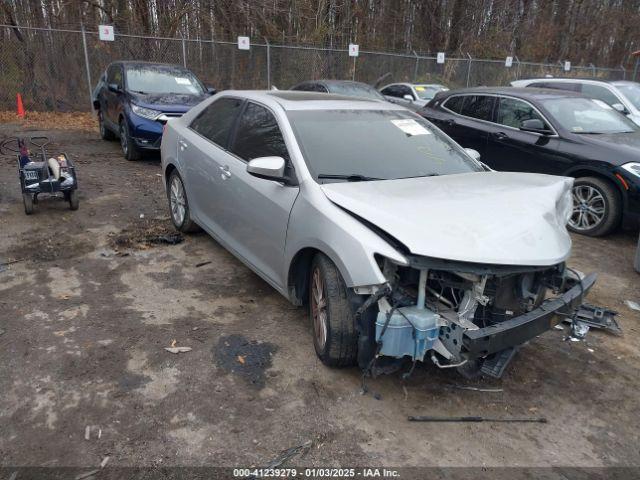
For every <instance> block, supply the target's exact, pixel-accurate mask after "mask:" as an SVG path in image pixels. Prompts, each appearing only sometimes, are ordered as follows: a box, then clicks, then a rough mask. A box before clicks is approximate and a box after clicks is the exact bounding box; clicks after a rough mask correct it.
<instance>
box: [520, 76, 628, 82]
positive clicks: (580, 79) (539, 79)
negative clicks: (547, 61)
mask: <svg viewBox="0 0 640 480" xmlns="http://www.w3.org/2000/svg"><path fill="white" fill-rule="evenodd" d="M557 80H560V81H562V82H584V81H589V82H600V83H614V82H617V81H618V80H609V79H607V78H596V77H534V78H520V79H518V80H517V81H524V82H534V81H535V82H549V81H551V82H553V81H557Z"/></svg>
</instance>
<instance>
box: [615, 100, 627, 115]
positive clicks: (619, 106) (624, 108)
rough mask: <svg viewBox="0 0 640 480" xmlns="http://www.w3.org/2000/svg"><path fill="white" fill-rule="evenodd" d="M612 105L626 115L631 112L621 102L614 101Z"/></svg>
mask: <svg viewBox="0 0 640 480" xmlns="http://www.w3.org/2000/svg"><path fill="white" fill-rule="evenodd" d="M611 107H612V108H614V109H615V110H617V111H619V112H620V113H622V114H624V115H627V114H628V113H629V110H627V108H626V107H625V106H624V105H623V104H621V103H614V104H612V105H611Z"/></svg>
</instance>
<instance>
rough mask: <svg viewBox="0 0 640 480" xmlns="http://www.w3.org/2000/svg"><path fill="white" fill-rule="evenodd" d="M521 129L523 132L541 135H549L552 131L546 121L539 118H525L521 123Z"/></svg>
mask: <svg viewBox="0 0 640 480" xmlns="http://www.w3.org/2000/svg"><path fill="white" fill-rule="evenodd" d="M520 130H522V131H523V132H532V133H539V134H541V135H548V134H550V133H551V131H550V130H549V129H548V128H546V127H545V125H544V122H543V121H542V120H540V119H539V118H530V119H529V120H524V121H523V122H522V123H521V124H520Z"/></svg>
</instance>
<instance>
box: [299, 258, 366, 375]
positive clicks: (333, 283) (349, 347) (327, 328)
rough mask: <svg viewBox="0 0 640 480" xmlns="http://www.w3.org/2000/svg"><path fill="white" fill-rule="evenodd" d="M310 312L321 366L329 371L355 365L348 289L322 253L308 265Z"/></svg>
mask: <svg viewBox="0 0 640 480" xmlns="http://www.w3.org/2000/svg"><path fill="white" fill-rule="evenodd" d="M309 312H310V315H311V321H312V325H313V345H314V347H315V350H316V354H317V355H318V358H319V359H320V360H321V361H322V363H324V364H325V365H327V366H329V367H347V366H351V365H354V364H355V363H356V359H357V353H358V333H357V331H356V328H355V320H354V312H353V311H352V309H351V307H350V305H349V295H348V291H347V287H346V286H345V283H344V280H343V279H342V275H340V272H339V271H338V268H337V267H336V266H335V264H334V263H333V262H332V261H331V260H330V259H329V258H328V257H327V256H326V255H324V254H322V253H318V254H317V255H316V256H315V257H314V259H313V261H312V263H311V274H310V279H309Z"/></svg>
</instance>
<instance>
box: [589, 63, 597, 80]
mask: <svg viewBox="0 0 640 480" xmlns="http://www.w3.org/2000/svg"><path fill="white" fill-rule="evenodd" d="M589 66H590V67H591V75H592V76H593V77H595V76H596V66H595V65H594V64H593V63H590V64H589Z"/></svg>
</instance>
